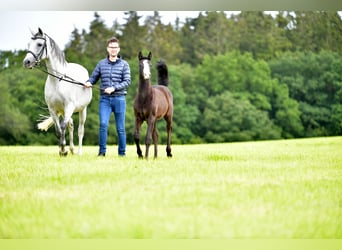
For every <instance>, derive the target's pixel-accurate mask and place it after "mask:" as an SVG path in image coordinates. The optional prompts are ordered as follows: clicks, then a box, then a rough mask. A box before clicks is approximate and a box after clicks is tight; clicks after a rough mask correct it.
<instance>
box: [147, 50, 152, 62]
mask: <svg viewBox="0 0 342 250" xmlns="http://www.w3.org/2000/svg"><path fill="white" fill-rule="evenodd" d="M147 58H148V60H151V58H152V52H151V51H150V53H148V56H147Z"/></svg>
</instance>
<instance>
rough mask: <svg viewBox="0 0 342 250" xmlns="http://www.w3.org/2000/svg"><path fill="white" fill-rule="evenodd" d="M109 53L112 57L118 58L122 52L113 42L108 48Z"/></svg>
mask: <svg viewBox="0 0 342 250" xmlns="http://www.w3.org/2000/svg"><path fill="white" fill-rule="evenodd" d="M107 52H108V54H109V56H110V57H116V56H117V55H118V54H119V52H120V46H119V44H118V43H115V42H112V43H109V44H108V46H107Z"/></svg>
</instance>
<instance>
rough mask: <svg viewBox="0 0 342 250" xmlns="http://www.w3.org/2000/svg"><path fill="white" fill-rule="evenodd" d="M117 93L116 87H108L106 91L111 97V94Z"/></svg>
mask: <svg viewBox="0 0 342 250" xmlns="http://www.w3.org/2000/svg"><path fill="white" fill-rule="evenodd" d="M114 91H115V88H114V87H108V88H106V89H105V90H104V92H105V93H106V94H108V95H110V94H111V93H113V92H114Z"/></svg>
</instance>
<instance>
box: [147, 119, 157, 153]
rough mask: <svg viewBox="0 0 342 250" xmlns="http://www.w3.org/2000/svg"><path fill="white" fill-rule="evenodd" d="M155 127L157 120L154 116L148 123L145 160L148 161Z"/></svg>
mask: <svg viewBox="0 0 342 250" xmlns="http://www.w3.org/2000/svg"><path fill="white" fill-rule="evenodd" d="M155 125H156V119H155V118H154V117H153V116H151V117H150V118H149V119H148V121H147V132H146V137H145V145H146V152H145V158H146V159H148V151H149V149H150V145H151V141H152V135H153V132H154V128H155Z"/></svg>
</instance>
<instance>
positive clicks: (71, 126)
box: [68, 117, 75, 154]
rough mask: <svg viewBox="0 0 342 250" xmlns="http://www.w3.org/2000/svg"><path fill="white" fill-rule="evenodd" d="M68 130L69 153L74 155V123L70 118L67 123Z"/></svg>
mask: <svg viewBox="0 0 342 250" xmlns="http://www.w3.org/2000/svg"><path fill="white" fill-rule="evenodd" d="M68 129H69V141H70V152H71V153H72V154H74V148H75V145H74V121H73V119H72V117H70V119H69V122H68Z"/></svg>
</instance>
